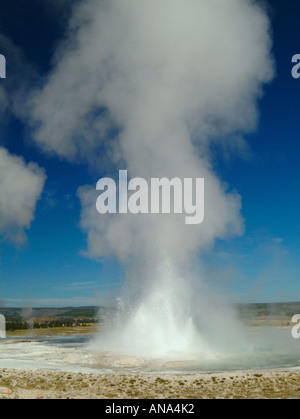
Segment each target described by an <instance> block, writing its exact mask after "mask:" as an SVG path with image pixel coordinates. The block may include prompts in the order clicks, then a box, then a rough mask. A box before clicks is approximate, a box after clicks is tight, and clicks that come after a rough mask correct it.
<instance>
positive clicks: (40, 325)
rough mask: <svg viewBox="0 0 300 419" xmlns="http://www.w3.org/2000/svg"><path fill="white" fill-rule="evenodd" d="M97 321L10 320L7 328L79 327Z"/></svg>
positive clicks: (12, 329)
mask: <svg viewBox="0 0 300 419" xmlns="http://www.w3.org/2000/svg"><path fill="white" fill-rule="evenodd" d="M91 323H95V319H81V320H80V321H79V320H50V321H43V322H26V321H8V322H6V330H8V331H14V330H27V329H32V328H33V329H47V328H49V327H77V326H87V325H88V324H91Z"/></svg>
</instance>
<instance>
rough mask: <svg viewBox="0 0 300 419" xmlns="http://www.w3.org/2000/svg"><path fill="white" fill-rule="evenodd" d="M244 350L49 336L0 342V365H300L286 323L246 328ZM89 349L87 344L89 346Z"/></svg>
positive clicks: (211, 368)
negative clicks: (107, 346) (153, 347)
mask: <svg viewBox="0 0 300 419" xmlns="http://www.w3.org/2000/svg"><path fill="white" fill-rule="evenodd" d="M250 337H251V339H249V342H251V346H249V347H248V348H247V350H245V351H243V352H238V351H236V352H233V353H232V354H230V353H223V354H222V353H221V352H220V353H217V352H215V353H214V354H212V356H211V357H208V356H205V357H201V355H199V354H197V353H191V354H188V353H185V354H183V353H181V354H174V353H172V354H170V355H168V354H166V355H165V356H164V357H160V358H157V357H156V358H154V357H153V358H150V357H142V356H133V355H130V354H125V353H117V352H110V351H101V352H99V351H97V350H96V349H95V347H93V345H91V344H90V343H91V342H93V336H90V335H87V336H82V335H80V336H79V335H76V336H49V337H34V338H13V339H10V338H8V339H3V340H1V341H0V368H14V369H27V370H39V369H46V370H58V371H66V372H82V373H94V374H150V375H153V374H154V375H158V374H159V375H162V374H163V375H172V374H201V373H213V372H222V371H250V370H266V369H271V370H276V369H290V370H300V341H299V340H296V339H293V338H292V336H291V330H290V328H274V327H273V328H261V329H259V330H255V331H253V330H251V336H250ZM91 348H92V349H91Z"/></svg>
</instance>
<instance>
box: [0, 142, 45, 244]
mask: <svg viewBox="0 0 300 419" xmlns="http://www.w3.org/2000/svg"><path fill="white" fill-rule="evenodd" d="M45 179H46V176H45V173H44V171H43V170H42V169H41V168H40V167H39V166H38V165H36V164H34V163H29V164H26V163H25V162H24V160H23V159H22V158H21V157H17V156H14V155H11V154H9V152H8V151H7V150H6V149H5V148H3V147H0V234H1V236H3V237H4V238H9V239H10V240H13V241H14V242H16V243H21V242H23V241H24V240H25V233H24V230H25V229H27V228H29V227H30V224H31V222H32V221H33V219H34V213H35V209H36V204H37V201H38V199H39V198H40V196H41V193H42V190H43V186H44V182H45Z"/></svg>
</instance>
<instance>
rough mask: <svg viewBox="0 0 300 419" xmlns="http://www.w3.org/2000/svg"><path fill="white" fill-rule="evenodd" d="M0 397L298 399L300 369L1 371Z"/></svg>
mask: <svg viewBox="0 0 300 419" xmlns="http://www.w3.org/2000/svg"><path fill="white" fill-rule="evenodd" d="M3 387H5V388H9V389H11V391H12V392H11V394H9V395H7V394H3V393H1V392H0V399H112V398H115V399H147V398H150V399H179V398H181V399H206V398H208V399H216V398H217V399H257V398H259V399H281V398H290V399H298V398H300V372H297V371H296V372H288V371H268V372H265V371H260V372H234V373H231V372H228V373H216V374H215V373H214V374H198V375H174V376H149V375H95V374H84V373H67V372H58V371H46V370H37V371H29V370H14V369H0V388H3Z"/></svg>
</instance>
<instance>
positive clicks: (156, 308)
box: [32, 0, 273, 356]
mask: <svg viewBox="0 0 300 419" xmlns="http://www.w3.org/2000/svg"><path fill="white" fill-rule="evenodd" d="M269 29H270V28H269V21H268V18H267V16H266V13H265V11H264V10H263V9H262V8H261V7H260V6H259V4H258V2H255V1H253V0H226V1H223V0H209V1H207V0H151V1H150V0H149V1H141V0H125V1H124V0H109V1H105V0H104V1H98V0H97V1H93V0H87V1H85V2H82V4H80V5H79V7H77V8H76V9H75V10H74V14H73V17H72V19H71V28H70V32H69V38H68V41H66V42H64V44H63V45H62V46H61V47H60V49H59V53H58V55H57V64H56V67H55V69H54V71H53V73H52V74H51V76H50V77H49V80H48V82H47V84H46V86H45V87H44V88H43V89H42V90H41V91H40V92H38V93H37V94H36V96H35V97H34V100H33V112H32V114H33V117H34V121H35V122H39V125H38V129H37V130H36V132H35V138H36V140H37V141H38V142H39V143H40V144H41V145H42V146H43V147H44V148H45V149H47V150H51V151H55V152H56V153H57V154H58V155H59V156H61V157H65V158H68V159H70V160H78V159H81V160H82V159H85V160H86V161H88V162H89V164H91V165H93V167H98V168H99V174H101V175H103V164H105V167H107V166H106V161H110V162H111V163H113V165H114V171H113V170H112V171H111V172H110V175H111V176H114V175H115V174H116V173H117V171H118V170H120V169H126V170H128V175H129V176H130V177H131V178H133V177H142V178H144V179H146V180H147V181H149V182H150V179H151V178H160V177H167V178H169V179H173V178H175V177H176V178H181V179H184V178H193V179H195V178H204V179H205V217H204V221H203V223H202V224H199V225H186V224H185V222H184V220H183V217H184V214H169V215H167V214H135V215H133V214H105V215H99V213H97V211H96V206H95V203H96V199H97V194H96V190H95V186H94V185H92V186H85V187H81V188H80V189H79V192H78V194H79V197H80V199H81V204H82V215H81V225H82V228H83V229H84V230H85V231H86V232H87V235H88V253H89V256H91V257H95V258H100V257H113V258H117V259H118V260H119V261H120V262H121V263H123V264H124V267H125V271H126V275H127V282H126V290H125V292H124V295H123V296H122V297H121V299H120V314H119V317H118V318H119V323H118V324H119V325H117V326H116V325H115V326H114V327H113V328H112V326H111V325H110V326H109V327H107V330H105V331H104V333H103V335H101V337H100V338H99V344H98V345H99V346H98V347H99V348H101V349H103V350H104V349H110V350H118V351H121V352H122V351H123V352H126V353H131V354H147V355H151V354H152V355H155V356H156V355H157V356H164V355H166V354H169V353H171V354H172V353H173V354H175V353H177V354H178V353H181V354H187V353H195V352H196V353H198V354H200V355H205V356H206V355H209V354H212V353H213V351H214V348H216V347H218V351H220V346H219V343H218V344H217V342H216V335H217V333H215V332H214V331H215V327H217V324H218V322H219V321H220V318H224V316H225V314H224V311H223V309H222V311H221V312H220V313H219V314H218V313H217V312H216V311H218V310H219V304H216V303H213V302H211V300H209V298H210V297H209V296H208V295H207V294H206V291H205V289H206V287H204V286H203V284H202V278H199V277H198V278H197V275H196V273H195V270H194V262H195V258H196V257H197V254H199V252H201V250H206V249H209V248H211V247H212V246H213V244H214V241H215V240H216V239H223V238H227V237H230V236H235V235H240V234H242V233H243V219H242V217H241V214H240V210H241V200H240V197H239V196H238V194H236V193H233V192H230V191H228V190H227V189H226V186H225V185H224V184H223V183H222V181H221V180H220V179H218V177H217V175H216V173H215V171H214V169H213V164H212V163H213V152H212V149H213V147H211V146H212V145H215V144H216V143H218V144H219V145H221V146H223V147H225V148H226V150H228V149H230V150H231V151H232V152H236V153H243V152H245V150H246V149H247V145H246V142H245V140H243V138H242V136H243V134H246V133H247V132H249V131H251V130H253V129H254V128H255V126H256V122H257V100H258V99H259V98H260V96H261V93H262V86H263V84H264V83H267V82H269V81H270V80H271V79H272V77H273V63H272V59H271V55H270V48H271V40H270V35H269ZM58 107H59V112H57V108H58ZM49 115H51V118H50V117H49ZM104 150H105V155H104ZM104 159H105V161H104ZM195 278H197V280H195ZM195 284H196V288H195ZM233 319H234V318H233V316H231V314H230V310H228V315H227V317H226V321H225V322H224V323H223V324H222V328H224V327H225V326H226V325H227V327H228V331H229V333H228V335H229V336H232V334H231V332H232V330H233V329H234V328H235V327H236V324H235V323H234V324H233V323H232V322H233V321H234V320H233ZM224 335H225V333H224ZM224 335H222V337H220V340H222V341H223V342H224V339H223V337H224Z"/></svg>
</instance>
